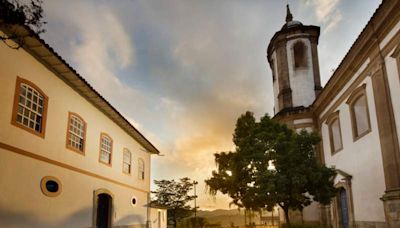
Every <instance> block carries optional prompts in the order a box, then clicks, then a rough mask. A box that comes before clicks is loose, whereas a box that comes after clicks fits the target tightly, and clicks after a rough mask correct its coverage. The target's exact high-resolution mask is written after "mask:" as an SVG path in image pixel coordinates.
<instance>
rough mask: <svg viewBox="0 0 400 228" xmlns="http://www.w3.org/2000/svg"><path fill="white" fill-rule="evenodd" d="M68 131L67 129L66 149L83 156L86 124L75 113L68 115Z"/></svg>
mask: <svg viewBox="0 0 400 228" xmlns="http://www.w3.org/2000/svg"><path fill="white" fill-rule="evenodd" d="M67 127H68V129H67V148H69V149H71V150H73V151H75V152H79V153H82V154H84V153H85V144H86V141H85V137H86V123H85V121H84V120H83V119H82V118H81V117H80V116H79V115H78V114H76V113H72V112H70V113H69V114H68V126H67Z"/></svg>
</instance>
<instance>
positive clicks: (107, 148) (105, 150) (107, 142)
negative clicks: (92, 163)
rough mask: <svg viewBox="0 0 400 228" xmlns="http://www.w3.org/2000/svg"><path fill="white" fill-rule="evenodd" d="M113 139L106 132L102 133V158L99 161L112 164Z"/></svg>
mask: <svg viewBox="0 0 400 228" xmlns="http://www.w3.org/2000/svg"><path fill="white" fill-rule="evenodd" d="M112 146H113V141H112V139H111V137H110V136H108V135H107V134H105V133H101V134H100V158H99V161H100V162H101V163H104V164H106V165H109V166H111V155H112Z"/></svg>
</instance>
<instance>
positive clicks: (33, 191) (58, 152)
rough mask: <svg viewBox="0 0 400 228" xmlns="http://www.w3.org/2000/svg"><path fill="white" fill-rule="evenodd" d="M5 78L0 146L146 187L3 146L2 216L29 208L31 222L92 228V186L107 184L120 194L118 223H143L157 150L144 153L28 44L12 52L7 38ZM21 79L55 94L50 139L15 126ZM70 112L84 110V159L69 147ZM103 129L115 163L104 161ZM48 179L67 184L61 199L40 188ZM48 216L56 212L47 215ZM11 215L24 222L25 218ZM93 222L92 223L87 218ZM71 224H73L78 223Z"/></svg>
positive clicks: (1, 55) (2, 56)
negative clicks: (141, 172) (127, 163)
mask: <svg viewBox="0 0 400 228" xmlns="http://www.w3.org/2000/svg"><path fill="white" fill-rule="evenodd" d="M0 75H1V76H0V97H1V98H0V105H1V107H2V111H1V112H0V126H1V131H0V142H1V143H5V144H8V145H12V146H14V147H17V148H20V149H22V150H26V151H29V152H31V153H34V154H37V155H40V156H43V157H47V158H49V159H52V160H55V161H59V162H62V163H65V164H68V165H71V166H73V167H77V168H79V169H82V170H85V171H88V172H91V173H95V174H97V175H100V176H102V177H105V178H109V179H112V180H114V181H118V182H121V183H123V184H127V185H130V186H133V187H134V188H137V189H140V190H142V191H144V192H141V191H135V190H133V189H131V188H126V187H123V186H121V185H116V184H114V183H111V182H106V181H102V180H99V179H98V178H94V177H90V176H87V175H85V174H81V173H77V172H73V171H71V170H66V169H65V168H61V167H59V166H55V165H52V164H48V163H46V162H43V161H38V160H34V159H31V158H27V157H24V156H22V155H18V154H15V153H13V152H10V151H8V150H2V151H1V153H0V162H1V163H2V164H1V165H0V189H2V194H1V196H0V216H2V215H4V214H1V212H4V210H5V211H9V212H10V213H14V212H15V213H16V214H15V215H19V213H22V214H23V215H24V216H26V217H29V219H35V220H36V219H46V221H47V220H49V221H50V220H51V222H56V220H57V222H63V219H66V218H68V216H75V217H76V218H77V220H76V222H77V224H79V225H78V226H79V227H82V226H91V213H92V212H91V209H90V210H89V209H88V208H91V206H92V205H93V191H94V190H96V189H97V188H107V189H109V190H110V191H111V192H112V193H113V194H114V195H115V196H116V200H117V201H116V202H115V208H116V215H115V220H114V221H116V224H134V223H143V221H144V220H143V218H144V217H143V216H145V215H146V211H147V209H146V208H145V207H144V206H143V205H144V204H145V203H147V198H146V197H147V196H146V197H144V196H143V195H145V194H147V193H146V192H148V191H149V190H150V154H149V153H147V152H145V151H144V149H143V148H142V147H141V146H140V145H139V144H138V143H137V142H136V141H135V140H134V139H133V138H132V137H131V136H129V135H128V134H127V133H126V132H125V131H124V130H122V129H121V128H120V127H119V126H117V125H116V124H115V123H114V122H112V121H111V120H110V119H109V118H108V117H107V116H105V115H104V114H103V113H102V112H101V111H99V110H98V109H97V108H95V107H94V106H93V105H91V104H90V103H89V102H88V101H87V100H85V99H84V98H82V97H81V96H80V95H79V94H78V93H77V92H75V91H74V90H73V89H72V88H70V87H69V86H68V85H67V84H65V83H64V82H63V81H62V80H61V79H59V78H58V77H56V76H55V75H54V74H53V73H52V72H51V71H49V70H48V69H47V68H45V67H44V66H43V65H42V64H40V63H39V62H38V61H37V60H36V59H35V58H33V57H32V56H31V55H29V54H28V53H26V52H25V51H24V50H23V49H20V50H12V49H10V48H8V47H5V45H4V44H3V43H1V44H0ZM17 76H19V77H21V78H24V79H27V80H29V81H31V82H33V83H34V84H35V85H36V86H38V87H39V88H40V89H41V90H43V92H44V93H45V94H46V95H47V96H48V97H49V102H48V111H47V124H46V132H45V138H41V137H38V136H36V135H33V134H31V133H30V132H27V131H25V130H23V129H21V128H19V127H16V126H14V125H11V116H12V109H13V101H14V92H15V91H14V90H15V83H16V78H17ZM69 111H71V112H75V113H77V114H79V115H80V116H81V117H83V118H84V120H85V121H86V123H87V132H86V151H85V155H84V156H83V155H81V154H78V153H76V152H73V151H71V150H69V149H66V146H65V145H66V132H67V119H68V112H69ZM101 132H105V133H107V134H108V135H110V136H111V137H112V139H113V153H112V166H111V167H109V166H107V165H104V164H102V163H99V161H98V160H99V140H100V138H99V137H100V133H101ZM123 148H128V149H129V150H130V151H131V152H132V173H131V175H127V174H124V173H123V172H122V155H123V153H122V152H123ZM139 158H142V159H143V160H144V162H145V180H139V179H138V165H137V164H138V159H139ZM43 176H55V177H57V178H59V179H60V180H61V182H63V188H64V189H63V191H62V194H61V195H60V196H59V197H55V198H48V197H45V196H44V195H43V194H42V193H41V192H40V179H41V178H42V177H43ZM132 195H136V196H137V197H138V199H137V200H138V206H137V207H136V208H132V207H131V205H130V198H131V197H132ZM139 205H140V206H139ZM11 208H12V209H11ZM80 212H82V213H80ZM48 213H50V214H52V215H54V216H48V215H47V214H48ZM74 213H76V214H74ZM22 214H20V215H22ZM89 215H90V216H89ZM45 217H48V218H45ZM81 217H82V218H81ZM83 217H84V218H83ZM86 217H87V218H86ZM12 218H14V219H16V221H19V219H18V218H19V216H15V217H12ZM88 219H89V220H90V224H89V223H87V220H88ZM0 221H2V218H0ZM43 221H44V220H43ZM71 222H72V223H74V221H71ZM62 224H64V223H62ZM0 226H1V224H0ZM70 227H77V226H75V225H72V226H70Z"/></svg>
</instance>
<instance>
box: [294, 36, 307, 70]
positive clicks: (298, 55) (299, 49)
mask: <svg viewBox="0 0 400 228" xmlns="http://www.w3.org/2000/svg"><path fill="white" fill-rule="evenodd" d="M293 54H294V67H295V68H300V67H307V47H306V45H304V43H303V42H301V41H297V42H296V43H295V44H294V45H293Z"/></svg>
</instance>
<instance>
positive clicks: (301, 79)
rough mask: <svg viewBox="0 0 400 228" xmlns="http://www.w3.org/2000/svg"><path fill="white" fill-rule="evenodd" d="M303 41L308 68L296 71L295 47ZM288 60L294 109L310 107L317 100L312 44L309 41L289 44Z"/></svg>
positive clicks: (290, 41)
mask: <svg viewBox="0 0 400 228" xmlns="http://www.w3.org/2000/svg"><path fill="white" fill-rule="evenodd" d="M297 41H302V42H303V43H304V45H305V46H306V48H307V64H308V65H307V67H306V68H301V69H294V54H293V45H294V44H295V43H296V42H297ZM286 50H287V59H288V68H289V80H290V87H291V89H292V99H293V107H297V106H304V107H308V106H309V105H311V104H312V103H313V102H314V100H315V92H314V76H313V65H312V58H311V43H310V41H309V40H308V39H304V38H303V39H302V38H299V39H292V40H289V41H288V42H287V45H286Z"/></svg>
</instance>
